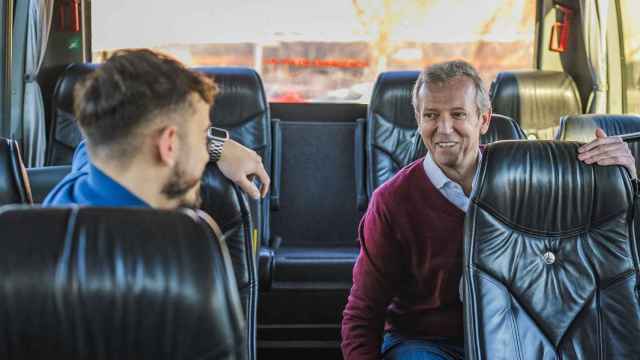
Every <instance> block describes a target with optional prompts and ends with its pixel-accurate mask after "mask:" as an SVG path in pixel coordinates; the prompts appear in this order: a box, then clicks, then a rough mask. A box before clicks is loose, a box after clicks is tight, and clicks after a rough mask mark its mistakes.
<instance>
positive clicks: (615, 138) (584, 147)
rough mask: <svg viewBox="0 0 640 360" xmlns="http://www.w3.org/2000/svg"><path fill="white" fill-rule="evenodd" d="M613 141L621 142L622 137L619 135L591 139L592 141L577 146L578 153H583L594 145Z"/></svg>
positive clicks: (612, 142)
mask: <svg viewBox="0 0 640 360" xmlns="http://www.w3.org/2000/svg"><path fill="white" fill-rule="evenodd" d="M614 143H622V138H621V137H619V136H611V137H606V138H599V139H596V140H593V141H592V142H590V143H588V144H584V145H582V146H581V147H579V148H578V153H585V152H587V151H589V150H591V149H593V148H595V147H598V146H602V145H605V144H614Z"/></svg>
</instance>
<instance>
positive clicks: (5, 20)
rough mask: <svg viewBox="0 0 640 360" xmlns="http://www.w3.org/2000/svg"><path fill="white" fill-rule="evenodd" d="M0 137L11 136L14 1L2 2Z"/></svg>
mask: <svg viewBox="0 0 640 360" xmlns="http://www.w3.org/2000/svg"><path fill="white" fill-rule="evenodd" d="M0 16H2V18H1V19H0V29H2V36H0V136H1V137H6V138H8V137H10V135H11V53H12V35H13V0H0Z"/></svg>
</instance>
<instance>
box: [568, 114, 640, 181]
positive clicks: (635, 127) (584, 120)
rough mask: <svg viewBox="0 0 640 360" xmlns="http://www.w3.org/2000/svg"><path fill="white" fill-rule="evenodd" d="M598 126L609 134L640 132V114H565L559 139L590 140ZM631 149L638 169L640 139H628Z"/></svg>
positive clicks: (639, 162)
mask: <svg viewBox="0 0 640 360" xmlns="http://www.w3.org/2000/svg"><path fill="white" fill-rule="evenodd" d="M596 128H601V129H602V130H604V132H605V133H606V134H607V135H609V136H619V135H627V134H631V133H637V132H640V116H638V115H608V114H590V115H578V116H565V117H563V118H562V119H561V120H560V130H559V131H558V136H557V139H558V140H564V141H580V142H585V143H586V142H590V141H591V140H593V139H595V132H596ZM626 142H627V144H629V149H631V153H632V154H633V156H634V157H635V158H636V169H640V139H638V138H637V137H636V138H634V139H627V140H626Z"/></svg>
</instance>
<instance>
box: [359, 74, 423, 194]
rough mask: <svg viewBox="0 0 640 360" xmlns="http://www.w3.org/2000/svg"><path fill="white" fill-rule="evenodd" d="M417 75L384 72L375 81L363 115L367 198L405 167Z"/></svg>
mask: <svg viewBox="0 0 640 360" xmlns="http://www.w3.org/2000/svg"><path fill="white" fill-rule="evenodd" d="M418 75H420V72H418V71H387V72H383V73H381V74H380V75H379V76H378V79H377V80H376V83H375V85H374V88H373V94H372V95H371V101H370V103H369V109H368V113H367V128H366V145H365V146H366V153H367V156H366V162H367V166H366V172H367V176H366V189H367V198H370V197H371V194H373V191H374V190H375V189H377V188H378V186H380V185H381V184H382V183H384V182H385V181H387V180H389V179H390V178H391V177H392V176H393V175H395V173H397V172H398V170H400V169H401V168H402V167H403V166H404V165H406V164H408V163H409V160H410V158H411V155H412V153H411V151H412V145H413V141H414V138H415V136H416V135H415V133H416V128H417V122H416V117H415V114H414V111H413V105H412V104H411V92H412V91H413V86H414V84H415V82H416V80H417V79H418ZM361 207H362V206H361Z"/></svg>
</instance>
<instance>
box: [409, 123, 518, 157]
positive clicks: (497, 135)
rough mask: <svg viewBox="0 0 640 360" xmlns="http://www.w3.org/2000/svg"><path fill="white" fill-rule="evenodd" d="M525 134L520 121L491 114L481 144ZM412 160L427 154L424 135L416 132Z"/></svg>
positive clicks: (516, 137)
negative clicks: (423, 139) (519, 123)
mask: <svg viewBox="0 0 640 360" xmlns="http://www.w3.org/2000/svg"><path fill="white" fill-rule="evenodd" d="M524 139H525V135H524V132H523V131H522V129H521V128H520V126H519V125H518V123H516V121H515V120H513V119H512V118H510V117H508V116H504V115H499V114H491V122H490V123H489V129H488V130H487V133H486V134H483V135H480V144H490V143H492V142H496V141H498V140H524ZM411 153H412V155H411V157H410V160H411V161H413V160H417V159H419V158H421V157H423V156H425V155H426V154H427V148H426V147H425V146H424V142H423V141H422V137H420V134H418V133H416V136H415V138H414V139H413V144H412V150H411Z"/></svg>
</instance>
